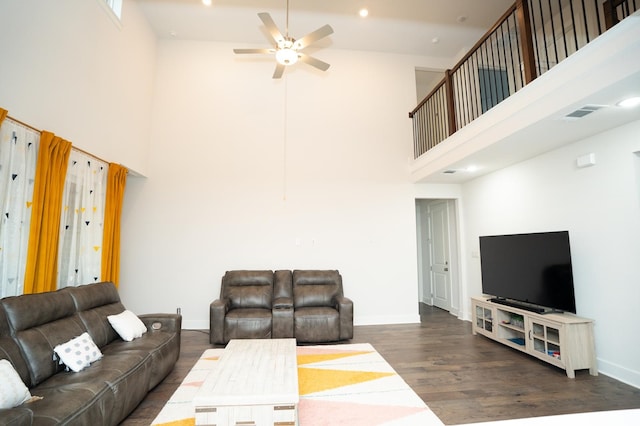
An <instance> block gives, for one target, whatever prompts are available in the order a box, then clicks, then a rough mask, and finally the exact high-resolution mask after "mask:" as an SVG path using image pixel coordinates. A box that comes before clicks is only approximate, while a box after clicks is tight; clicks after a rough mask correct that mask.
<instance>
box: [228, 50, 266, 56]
mask: <svg viewBox="0 0 640 426" xmlns="http://www.w3.org/2000/svg"><path fill="white" fill-rule="evenodd" d="M275 51H276V50H275V49H233V53H238V54H245V53H262V54H265V55H266V54H269V53H275Z"/></svg>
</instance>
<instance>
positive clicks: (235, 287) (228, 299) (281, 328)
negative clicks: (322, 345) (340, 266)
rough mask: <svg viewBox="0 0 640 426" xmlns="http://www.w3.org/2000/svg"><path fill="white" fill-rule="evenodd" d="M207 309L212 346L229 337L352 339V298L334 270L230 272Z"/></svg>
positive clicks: (324, 340) (313, 339)
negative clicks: (345, 293)
mask: <svg viewBox="0 0 640 426" xmlns="http://www.w3.org/2000/svg"><path fill="white" fill-rule="evenodd" d="M209 312H210V317H209V320H210V324H209V330H210V342H211V343H212V344H214V345H225V344H227V343H228V342H229V340H231V339H262V338H266V339H268V338H288V337H289V338H290V337H295V338H296V340H297V341H298V342H301V343H312V342H334V341H340V340H348V339H351V338H353V302H352V301H351V300H350V299H348V298H346V297H344V294H343V288H342V276H341V275H340V273H339V272H338V271H336V270H294V271H289V270H278V271H275V272H273V271H247V270H244V271H241V270H237V271H227V272H226V273H225V274H224V276H223V277H222V283H221V287H220V298H219V299H216V300H214V301H213V302H212V303H211V305H210V311H209Z"/></svg>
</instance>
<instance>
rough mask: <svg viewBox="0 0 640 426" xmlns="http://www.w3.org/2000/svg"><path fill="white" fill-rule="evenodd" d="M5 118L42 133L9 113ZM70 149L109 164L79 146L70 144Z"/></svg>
mask: <svg viewBox="0 0 640 426" xmlns="http://www.w3.org/2000/svg"><path fill="white" fill-rule="evenodd" d="M7 118H8V119H9V120H11V121H13V122H16V123H18V124H20V125H22V126H24V127H26V128H28V129H31V130H33V131H34V132H38V133H40V134H42V130H40V129H36V128H35V127H33V126H31V125H29V124H27V123H24V122H22V121H20V120H17V119H15V118H13V117H12V116H10V115H7ZM71 149H75V150H76V151H79V152H81V153H83V154H85V155H88V156H89V157H93V158H95V159H96V160H98V161H102V162H103V163H107V164H109V163H110V162H109V161H107V160H105V159H102V158H100V157H98V156H97V155H94V154H92V153H90V152H87V151H85V150H84V149H80V148H77V147H75V146H73V144H71Z"/></svg>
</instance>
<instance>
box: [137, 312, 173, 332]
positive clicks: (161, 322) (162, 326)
mask: <svg viewBox="0 0 640 426" xmlns="http://www.w3.org/2000/svg"><path fill="white" fill-rule="evenodd" d="M138 318H140V319H141V320H142V322H143V323H144V325H146V326H147V330H148V331H156V330H162V331H166V332H170V333H179V332H180V330H181V329H182V315H180V314H142V315H138Z"/></svg>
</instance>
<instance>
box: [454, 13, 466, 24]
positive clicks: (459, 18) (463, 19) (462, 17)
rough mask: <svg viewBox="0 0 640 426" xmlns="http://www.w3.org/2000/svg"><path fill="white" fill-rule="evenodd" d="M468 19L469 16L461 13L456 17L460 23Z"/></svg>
mask: <svg viewBox="0 0 640 426" xmlns="http://www.w3.org/2000/svg"><path fill="white" fill-rule="evenodd" d="M466 20H467V17H466V16H464V15H460V16H458V17H457V18H456V21H458V23H459V24H462V23H463V22H464V21H466Z"/></svg>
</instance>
